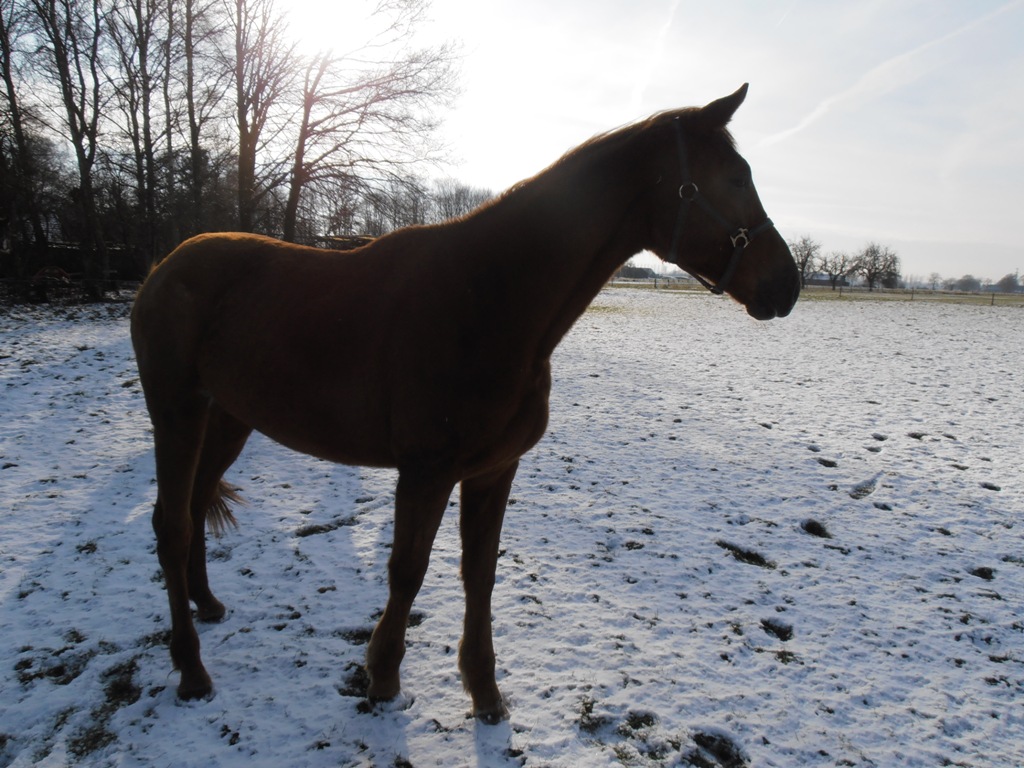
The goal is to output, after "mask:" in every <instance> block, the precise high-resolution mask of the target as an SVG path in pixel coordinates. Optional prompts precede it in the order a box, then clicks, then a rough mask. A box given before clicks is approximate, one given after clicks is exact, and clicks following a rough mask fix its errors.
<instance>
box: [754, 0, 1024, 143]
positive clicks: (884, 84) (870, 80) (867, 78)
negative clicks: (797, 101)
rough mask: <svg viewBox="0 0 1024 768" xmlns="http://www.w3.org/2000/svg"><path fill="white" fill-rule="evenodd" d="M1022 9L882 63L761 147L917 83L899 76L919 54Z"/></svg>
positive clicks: (1023, 0) (1022, 1) (1021, 1)
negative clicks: (845, 105)
mask: <svg viewBox="0 0 1024 768" xmlns="http://www.w3.org/2000/svg"><path fill="white" fill-rule="evenodd" d="M1021 5H1024V0H1014V1H1013V2H1010V3H1006V4H1005V5H1003V6H1000V7H999V8H997V9H996V10H994V11H992V12H991V13H987V14H985V15H984V16H981V17H980V18H977V19H975V20H974V21H971V22H968V23H967V24H965V25H963V26H962V27H959V28H958V29H955V30H953V31H952V32H948V33H946V34H945V35H942V36H941V37H937V38H935V39H934V40H929V41H928V42H927V43H923V44H921V45H919V46H918V47H917V48H913V49H912V50H909V51H907V52H906V53H901V54H899V55H898V56H893V57H892V58H890V59H887V60H886V61H883V62H882V63H881V64H879V65H878V66H876V67H874V68H872V69H870V70H868V71H867V72H866V73H864V74H863V75H862V76H861V77H860V79H859V80H857V82H856V83H854V84H853V85H852V86H850V87H849V88H847V89H846V90H845V91H840V92H839V93H837V94H834V95H832V96H829V97H828V98H827V99H825V100H824V101H822V102H821V103H819V104H818V106H816V107H815V108H814V110H813V111H812V112H811V113H810V114H809V115H807V116H806V117H804V118H803V119H802V120H801V121H800V122H799V123H797V124H796V125H795V126H793V127H792V128H789V129H787V130H785V131H781V132H780V133H776V134H774V135H773V136H768V137H766V138H764V139H762V140H761V142H760V146H768V145H771V144H778V143H779V142H780V141H785V140H786V139H788V138H789V137H790V136H793V135H794V134H797V133H799V132H800V131H802V130H804V129H805V128H807V127H808V126H809V125H811V124H812V123H815V122H817V121H818V120H819V119H820V118H821V117H823V116H824V115H825V114H826V113H827V112H828V111H829V110H830V109H832V107H834V106H835V105H836V104H839V103H841V102H844V101H848V100H850V99H853V98H855V97H857V96H860V95H862V94H866V93H886V92H888V91H892V90H894V89H895V88H897V87H899V86H901V85H904V84H905V83H906V82H908V81H910V80H913V79H916V76H915V75H913V73H906V74H904V75H903V76H902V77H900V76H899V73H900V70H901V69H902V68H904V67H905V65H907V64H908V63H909V62H910V61H911V60H912V59H914V58H916V57H917V56H918V55H919V54H921V53H923V52H925V51H927V50H929V49H931V48H935V47H936V46H939V45H942V44H943V43H946V42H948V41H949V40H952V39H953V38H955V37H959V36H960V35H962V34H964V33H966V32H970V31H971V30H973V29H975V28H977V27H980V26H982V25H983V24H987V23H988V22H990V21H992V19H994V18H996V17H997V16H1001V15H1002V14H1004V13H1006V12H1008V11H1011V10H1014V9H1015V8H1019V7H1020V6H1021ZM908 75H909V77H908Z"/></svg>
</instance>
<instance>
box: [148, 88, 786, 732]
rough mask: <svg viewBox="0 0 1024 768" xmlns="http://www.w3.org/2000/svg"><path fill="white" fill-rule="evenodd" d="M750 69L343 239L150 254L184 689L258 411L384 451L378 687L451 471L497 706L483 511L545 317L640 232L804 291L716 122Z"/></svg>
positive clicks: (779, 296) (772, 303) (503, 480)
mask: <svg viewBox="0 0 1024 768" xmlns="http://www.w3.org/2000/svg"><path fill="white" fill-rule="evenodd" d="M746 93H747V85H743V86H742V87H741V88H740V89H739V90H737V91H736V92H735V93H733V94H731V95H729V96H726V97H724V98H721V99H717V100H715V101H712V102H711V103H709V104H707V105H706V106H703V107H690V108H686V109H678V110H673V111H667V112H662V113H659V114H656V115H654V116H652V117H650V118H648V119H646V120H641V121H639V122H636V123H633V124H630V125H628V126H625V127H622V128H619V129H616V130H612V131H609V132H607V133H604V134H601V135H598V136H596V137H594V138H593V139H591V140H589V141H587V142H585V143H584V144H582V145H580V146H579V147H577V148H575V149H573V150H571V151H569V152H568V153H566V154H565V155H564V156H562V158H561V159H559V160H558V161H556V162H555V163H554V164H552V165H551V166H550V167H548V168H547V169H546V170H544V171H542V172H541V173H539V174H537V175H536V176H534V177H533V178H531V179H528V180H526V181H523V182H521V183H519V184H517V185H515V186H513V187H512V188H510V189H509V190H508V191H507V192H505V193H504V194H502V195H501V196H500V197H498V198H496V199H494V200H492V201H490V202H489V203H485V204H484V205H483V206H482V207H480V208H478V209H477V210H476V211H474V212H472V213H470V214H468V215H466V216H464V217H462V218H459V219H456V220H453V221H450V222H447V223H442V224H437V225H429V226H412V227H408V228H405V229H400V230H396V231H394V232H392V233H390V234H387V235H384V236H382V237H380V238H378V239H376V240H374V241H372V242H371V243H369V244H366V245H363V246H361V247H357V248H355V249H353V250H348V251H344V252H342V251H330V250H325V249H316V248H312V247H305V246H300V245H294V244H289V243H284V242H280V241H278V240H274V239H271V238H267V237H262V236H257V235H252V234H242V233H221V234H204V235H199V236H196V237H193V238H191V239H189V240H187V241H185V242H184V243H182V244H181V245H180V246H178V247H177V248H176V249H175V250H174V251H173V252H172V253H171V254H170V255H168V256H167V257H166V258H165V259H164V260H163V261H162V262H161V263H160V264H158V265H157V266H156V267H154V269H153V270H152V271H151V273H150V274H149V276H148V277H147V279H146V280H145V282H144V283H143V285H142V287H141V288H140V290H139V293H138V295H137V298H136V300H135V303H134V306H133V308H132V315H131V337H132V343H133V346H134V349H135V354H136V358H137V362H138V369H139V377H140V381H141V384H142V387H143V390H144V393H145V399H146V405H147V408H148V411H149V415H150V418H151V420H152V425H153V440H154V453H155V461H156V479H157V497H156V502H155V505H154V508H153V517H152V522H153V528H154V531H155V534H156V542H157V545H156V549H157V556H158V559H159V562H160V566H161V568H162V570H163V574H164V579H165V583H166V591H167V597H168V601H169V603H170V616H171V636H170V655H171V659H172V661H173V664H174V666H175V668H176V669H177V670H179V671H180V682H179V685H178V688H177V695H178V696H179V697H180V698H181V699H185V700H188V699H197V698H205V697H209V696H211V695H212V693H213V683H212V680H211V678H210V675H209V674H208V672H207V671H206V669H205V667H204V666H203V662H202V660H201V658H200V649H199V637H198V635H197V633H196V630H195V626H194V624H193V620H192V612H191V603H194V604H195V608H196V617H197V619H198V620H200V621H219V620H221V619H222V618H223V617H224V615H225V607H224V605H223V604H222V603H221V602H220V601H219V600H217V598H216V597H214V595H213V593H212V592H211V590H210V585H209V581H208V578H207V571H206V538H205V532H206V531H205V529H206V527H207V526H208V525H209V527H210V529H211V531H213V532H216V531H218V530H219V529H221V528H223V527H224V526H225V525H226V524H230V523H234V516H233V515H232V513H231V511H230V509H229V507H228V503H229V502H230V501H233V500H235V498H236V497H235V495H234V491H235V490H236V489H235V488H234V487H233V486H232V485H230V484H229V483H227V482H226V481H225V480H224V479H223V475H224V473H225V471H226V470H227V469H228V468H229V467H230V466H231V464H232V463H233V462H234V461H235V459H236V458H237V457H238V456H239V454H240V453H241V451H242V448H243V446H244V445H245V442H246V439H247V438H248V437H249V435H250V434H251V432H252V431H253V430H258V431H259V432H261V433H263V434H264V435H267V436H268V437H270V438H271V439H273V440H275V441H277V442H279V443H281V444H283V445H285V446H287V447H289V448H291V449H294V450H296V451H302V452H303V453H307V454H310V455H313V456H316V457H319V458H321V459H325V460H329V461H333V462H340V463H342V464H349V465H364V466H375V467H390V468H395V469H397V472H398V479H397V489H396V492H395V508H394V521H395V522H394V543H393V548H392V551H391V554H390V558H389V561H388V565H387V573H388V589H389V592H388V599H387V604H386V607H385V609H384V612H383V614H382V615H381V617H380V619H379V621H378V623H377V625H376V627H375V629H374V630H373V633H372V635H371V638H370V642H369V646H368V649H367V654H366V672H367V678H368V687H367V697H368V699H369V700H370V701H371V702H381V701H387V700H391V699H393V698H394V697H395V696H397V695H398V694H399V692H400V687H401V686H400V678H399V667H400V664H401V662H402V658H403V656H404V654H405V631H406V625H407V621H408V618H409V612H410V609H411V607H412V603H413V599H414V598H415V597H416V594H417V592H418V591H419V589H420V586H421V584H422V581H423V577H424V574H425V572H426V569H427V564H428V560H429V557H430V551H431V547H432V545H433V542H434V537H435V534H436V532H437V529H438V525H439V523H440V521H441V517H442V515H443V513H444V510H445V508H446V506H447V504H448V499H449V496H450V495H451V493H452V492H453V490H454V489H455V486H457V485H458V486H459V487H460V496H459V503H460V511H459V515H460V520H459V528H460V536H461V543H462V563H461V571H462V580H463V586H464V591H465V614H464V625H463V637H462V640H461V642H460V645H459V655H458V667H459V670H460V673H461V677H462V682H463V685H464V687H465V689H466V691H467V692H468V694H469V696H470V698H471V699H472V706H473V714H474V715H475V716H476V717H477V718H479V720H480V721H482V722H485V723H495V722H498V721H500V720H502V719H503V718H505V717H507V716H508V710H507V707H506V703H505V701H504V699H503V698H502V695H501V693H500V692H499V690H498V687H497V684H496V683H495V677H494V668H495V653H494V645H493V641H492V633H491V595H492V591H493V587H494V573H495V565H496V561H497V557H498V545H499V535H500V531H501V527H502V521H503V518H504V513H505V506H506V502H507V500H508V496H509V490H510V487H511V485H512V481H513V478H514V477H515V474H516V468H517V466H518V464H519V459H520V457H521V456H522V455H523V454H524V453H525V452H526V451H528V450H529V449H530V448H531V447H532V446H533V445H534V444H536V443H537V441H538V440H539V439H540V438H541V436H542V435H543V434H544V431H545V429H546V427H547V423H548V395H549V391H550V388H551V366H550V359H551V355H552V352H553V351H554V349H555V347H556V345H557V344H558V343H559V341H560V339H562V337H563V336H564V335H565V334H566V332H567V331H568V330H569V329H570V328H571V326H572V325H573V323H574V322H575V321H576V320H577V318H579V317H580V316H581V315H582V314H583V312H584V311H585V310H586V308H587V306H588V305H589V304H590V302H591V300H592V299H593V298H594V297H595V296H596V295H597V294H598V292H599V291H600V290H601V288H602V287H603V286H604V285H605V283H606V282H607V281H608V280H609V279H610V278H611V276H612V275H613V274H614V272H615V271H616V269H618V268H619V267H621V266H622V264H623V263H624V262H625V261H626V260H627V259H628V258H629V257H631V256H633V255H635V254H636V253H638V252H641V251H643V250H647V251H650V252H653V253H654V254H656V255H657V256H659V257H660V258H662V259H663V260H665V261H666V262H670V263H672V264H675V265H678V266H679V267H680V268H682V269H684V270H686V271H688V272H690V273H691V274H693V275H694V276H695V277H697V278H698V279H699V280H700V281H701V282H702V283H704V284H705V285H706V286H707V287H708V288H710V289H711V290H712V291H714V292H715V293H727V294H728V295H730V296H731V297H732V298H733V299H735V300H736V301H737V302H738V303H739V304H741V305H742V306H743V307H745V308H746V311H747V312H748V313H749V314H750V315H751V316H752V317H754V318H756V319H759V320H768V319H771V318H774V317H782V316H785V315H787V314H788V313H789V312H790V310H791V309H792V307H793V305H794V303H795V302H796V299H797V296H798V294H799V290H800V283H799V276H798V272H797V268H796V265H795V263H794V260H793V258H792V255H791V254H790V252H789V248H788V247H787V245H786V242H785V240H784V239H783V238H782V236H781V235H780V234H779V233H778V231H777V230H776V229H775V228H774V226H773V224H772V222H771V220H770V219H768V217H767V215H766V214H765V211H764V208H763V207H762V205H761V202H760V200H759V198H758V195H757V192H756V190H755V188H754V185H753V183H752V181H751V172H750V166H749V165H748V164H747V162H746V161H745V160H744V159H743V158H742V157H741V156H740V154H739V153H738V152H737V150H736V147H735V144H734V141H733V139H732V137H731V135H730V134H729V132H728V130H727V127H726V126H727V124H728V123H729V121H730V120H731V119H732V116H733V114H734V113H735V111H736V110H737V108H738V107H739V106H740V104H741V103H742V102H743V100H744V98H745V97H746Z"/></svg>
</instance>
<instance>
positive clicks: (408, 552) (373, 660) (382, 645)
mask: <svg viewBox="0 0 1024 768" xmlns="http://www.w3.org/2000/svg"><path fill="white" fill-rule="evenodd" d="M454 486H455V483H454V482H445V481H443V480H439V479H437V478H436V477H430V476H423V475H421V474H418V473H414V472H410V471H405V470H403V471H400V472H399V476H398V489H397V490H396V492H395V542H394V546H393V547H392V549H391V557H390V559H389V560H388V587H389V594H388V604H387V607H386V608H385V609H384V615H383V616H381V618H380V621H379V622H377V626H376V628H375V629H374V630H373V635H372V637H371V638H370V645H369V647H368V648H367V651H366V671H367V672H368V673H369V676H370V687H369V689H368V691H367V695H368V696H369V698H370V699H371V700H373V701H387V700H389V699H392V698H394V697H395V696H397V695H398V692H399V691H400V690H401V682H400V678H399V673H398V669H399V666H401V663H402V657H403V656H405V628H406V625H407V623H408V621H409V611H410V609H411V608H412V601H413V600H414V599H415V597H416V593H417V592H419V590H420V586H421V585H422V584H423V576H424V575H425V574H426V572H427V565H428V564H429V562H430V550H431V548H432V547H433V545H434V537H435V536H436V535H437V528H438V526H439V525H440V523H441V518H442V517H443V516H444V509H445V506H446V505H447V503H448V497H449V496H450V495H451V492H452V488H453V487H454Z"/></svg>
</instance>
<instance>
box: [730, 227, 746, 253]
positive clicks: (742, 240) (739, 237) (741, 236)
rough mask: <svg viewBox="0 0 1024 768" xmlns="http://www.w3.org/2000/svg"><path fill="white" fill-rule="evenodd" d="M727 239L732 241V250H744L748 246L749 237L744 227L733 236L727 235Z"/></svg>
mask: <svg viewBox="0 0 1024 768" xmlns="http://www.w3.org/2000/svg"><path fill="white" fill-rule="evenodd" d="M729 239H730V240H732V247H733V248H746V247H747V246H748V245H750V235H749V234H748V233H747V229H746V228H745V227H740V228H739V229H737V230H736V234H735V235H729Z"/></svg>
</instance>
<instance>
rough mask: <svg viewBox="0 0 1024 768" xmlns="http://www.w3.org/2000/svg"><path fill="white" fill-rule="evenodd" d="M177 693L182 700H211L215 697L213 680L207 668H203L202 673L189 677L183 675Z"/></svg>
mask: <svg viewBox="0 0 1024 768" xmlns="http://www.w3.org/2000/svg"><path fill="white" fill-rule="evenodd" d="M177 693H178V698H179V699H180V700H181V701H198V700H204V701H209V700H210V699H212V698H213V680H211V679H210V676H209V675H208V674H207V673H206V670H203V671H202V673H201V674H195V675H190V676H189V677H188V678H186V677H185V675H182V676H181V682H180V683H179V684H178V692H177Z"/></svg>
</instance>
